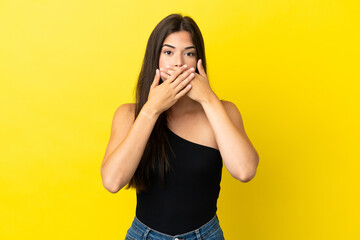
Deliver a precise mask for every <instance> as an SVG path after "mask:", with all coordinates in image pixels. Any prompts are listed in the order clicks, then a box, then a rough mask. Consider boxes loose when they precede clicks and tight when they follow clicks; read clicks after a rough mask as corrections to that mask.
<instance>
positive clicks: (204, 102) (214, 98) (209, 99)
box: [200, 92, 220, 106]
mask: <svg viewBox="0 0 360 240" xmlns="http://www.w3.org/2000/svg"><path fill="white" fill-rule="evenodd" d="M215 101H220V99H219V98H218V96H216V94H215V93H214V92H212V93H211V94H209V95H208V97H207V98H205V99H204V100H202V101H201V102H200V103H201V105H202V106H204V105H211V104H212V103H213V102H215Z"/></svg>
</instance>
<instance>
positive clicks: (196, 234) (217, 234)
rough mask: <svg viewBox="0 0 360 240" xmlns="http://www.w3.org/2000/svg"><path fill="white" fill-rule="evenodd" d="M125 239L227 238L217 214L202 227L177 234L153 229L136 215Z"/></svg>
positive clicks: (222, 239)
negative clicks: (172, 234) (173, 234)
mask: <svg viewBox="0 0 360 240" xmlns="http://www.w3.org/2000/svg"><path fill="white" fill-rule="evenodd" d="M125 240H225V238H224V235H223V231H222V229H221V227H220V225H219V219H218V217H217V215H216V214H215V216H214V217H213V218H212V219H211V220H210V221H209V222H207V223H205V224H204V225H202V226H201V227H200V228H198V229H195V230H193V231H190V232H187V233H182V234H178V235H175V236H171V235H168V234H166V233H162V232H159V231H156V230H154V229H151V228H149V227H148V226H146V225H145V224H144V223H142V222H140V220H139V219H138V218H137V217H136V216H135V218H134V221H133V222H132V224H131V227H130V228H129V230H128V231H127V234H126V237H125Z"/></svg>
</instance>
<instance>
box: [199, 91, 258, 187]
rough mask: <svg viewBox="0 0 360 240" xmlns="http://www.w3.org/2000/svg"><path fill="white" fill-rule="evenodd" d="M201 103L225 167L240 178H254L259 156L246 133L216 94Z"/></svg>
mask: <svg viewBox="0 0 360 240" xmlns="http://www.w3.org/2000/svg"><path fill="white" fill-rule="evenodd" d="M201 104H202V106H203V109H204V111H205V113H206V116H207V118H208V120H209V122H210V125H211V127H212V129H213V131H214V134H215V138H216V142H217V144H218V147H219V151H220V153H221V156H222V159H223V162H224V165H225V167H226V168H227V169H228V171H229V172H230V174H231V175H232V176H233V177H234V178H236V179H238V180H241V181H246V180H247V179H249V178H252V176H253V175H254V174H255V172H256V167H257V165H258V159H259V158H258V154H257V152H256V150H255V148H254V147H253V145H252V144H251V142H250V140H249V138H248V137H247V135H246V133H245V132H244V131H240V130H239V129H238V128H237V127H236V126H235V125H234V123H233V122H232V121H231V119H230V117H229V116H228V113H227V112H226V109H225V107H224V106H223V104H222V103H221V101H220V100H219V98H218V97H217V96H216V95H215V94H213V95H211V97H209V98H208V99H206V100H205V101H203V102H202V103H201Z"/></svg>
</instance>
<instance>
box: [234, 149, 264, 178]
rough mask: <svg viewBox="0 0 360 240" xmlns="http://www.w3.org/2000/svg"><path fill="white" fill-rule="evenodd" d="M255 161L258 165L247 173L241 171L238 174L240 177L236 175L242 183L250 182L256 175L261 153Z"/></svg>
mask: <svg viewBox="0 0 360 240" xmlns="http://www.w3.org/2000/svg"><path fill="white" fill-rule="evenodd" d="M255 162H256V165H255V166H254V167H253V168H252V169H250V170H248V171H246V173H243V172H241V173H240V174H238V177H236V179H238V180H239V181H240V182H242V183H247V182H250V180H251V179H253V178H254V177H255V175H256V171H257V166H258V165H259V155H257V157H256V161H255Z"/></svg>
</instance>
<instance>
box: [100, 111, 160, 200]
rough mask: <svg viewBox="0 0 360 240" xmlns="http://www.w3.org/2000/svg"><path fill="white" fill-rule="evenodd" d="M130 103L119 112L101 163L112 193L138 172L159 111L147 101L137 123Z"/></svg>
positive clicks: (104, 182)
mask: <svg viewBox="0 0 360 240" xmlns="http://www.w3.org/2000/svg"><path fill="white" fill-rule="evenodd" d="M131 108H132V106H131V105H130V104H124V105H121V106H120V107H119V108H118V109H117V110H116V112H115V114H114V118H113V123H112V130H111V137H110V141H109V144H108V147H107V149H106V153H105V156H104V159H103V162H102V164H101V178H102V182H103V185H104V187H105V188H106V189H107V190H108V191H109V192H112V193H116V192H118V191H119V190H120V189H121V188H123V187H124V186H125V185H126V184H127V183H128V182H129V181H130V179H131V178H132V176H133V175H134V173H135V171H136V169H137V167H138V165H139V162H140V159H141V157H142V155H143V153H144V150H145V146H146V143H147V142H148V140H149V137H150V134H151V132H152V130H153V128H154V125H155V123H156V120H157V118H158V117H159V114H158V113H156V112H155V111H153V110H151V109H150V108H148V106H147V105H146V104H145V105H144V107H143V108H142V109H141V111H140V113H139V115H138V116H137V118H136V120H135V122H133V119H134V110H133V109H131Z"/></svg>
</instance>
